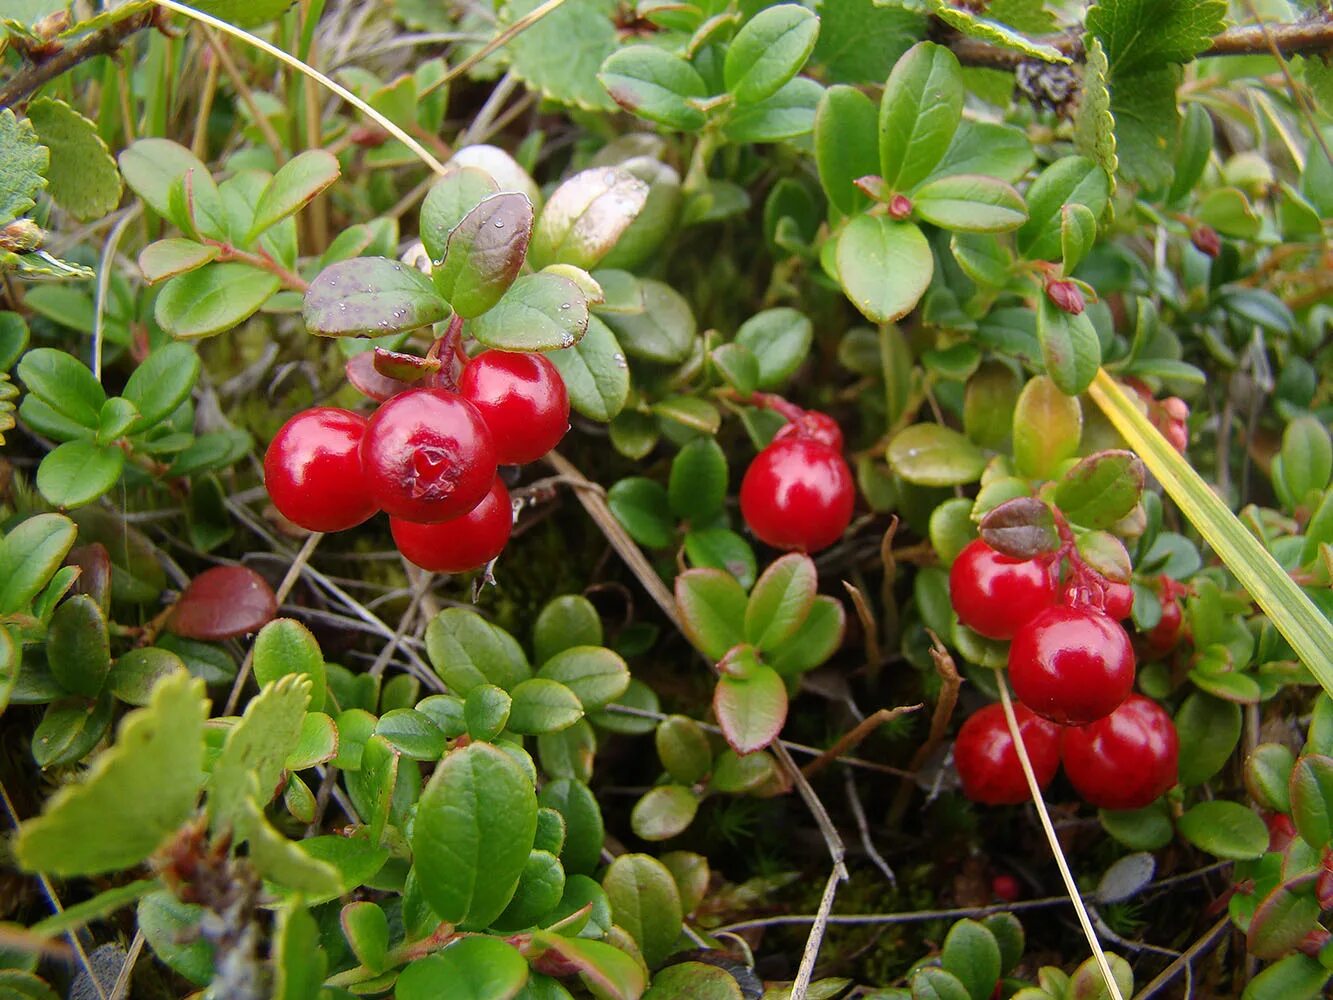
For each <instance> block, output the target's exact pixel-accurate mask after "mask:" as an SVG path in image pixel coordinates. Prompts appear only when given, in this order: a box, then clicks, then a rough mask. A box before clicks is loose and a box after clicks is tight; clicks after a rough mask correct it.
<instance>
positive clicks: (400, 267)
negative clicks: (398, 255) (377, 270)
mask: <svg viewBox="0 0 1333 1000" xmlns="http://www.w3.org/2000/svg"><path fill="white" fill-rule="evenodd" d="M393 269H394V270H395V271H401V270H402V269H403V265H402V264H395V265H394V266H393Z"/></svg>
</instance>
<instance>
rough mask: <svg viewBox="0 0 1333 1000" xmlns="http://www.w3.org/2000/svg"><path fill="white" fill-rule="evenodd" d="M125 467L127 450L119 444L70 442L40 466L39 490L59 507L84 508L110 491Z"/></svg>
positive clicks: (38, 470)
mask: <svg viewBox="0 0 1333 1000" xmlns="http://www.w3.org/2000/svg"><path fill="white" fill-rule="evenodd" d="M124 468H125V452H124V451H123V450H121V449H120V448H118V447H117V446H116V445H113V444H112V445H100V444H97V443H95V442H93V441H66V442H65V443H64V444H62V445H60V446H59V447H58V448H56V450H55V451H53V452H51V453H50V454H49V455H47V456H46V457H45V458H43V459H42V464H41V465H39V466H38V467H37V489H38V490H39V491H40V492H41V494H42V496H44V497H45V498H46V499H47V501H48V502H50V503H52V504H55V505H56V506H57V507H63V508H65V509H70V508H73V507H83V506H85V505H86V504H90V503H92V502H93V501H94V500H96V499H97V498H98V497H100V496H102V495H103V494H104V493H107V492H108V491H110V490H111V488H112V487H114V486H115V485H116V483H118V482H119V481H120V473H121V470H122V469H124Z"/></svg>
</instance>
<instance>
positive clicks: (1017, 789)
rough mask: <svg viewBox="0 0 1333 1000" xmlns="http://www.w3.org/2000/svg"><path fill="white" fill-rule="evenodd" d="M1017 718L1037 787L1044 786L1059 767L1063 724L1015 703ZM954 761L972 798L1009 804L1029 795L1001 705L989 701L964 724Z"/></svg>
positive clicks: (966, 790) (955, 745) (956, 744)
mask: <svg viewBox="0 0 1333 1000" xmlns="http://www.w3.org/2000/svg"><path fill="white" fill-rule="evenodd" d="M1014 718H1015V719H1017V720H1018V731H1019V733H1020V734H1021V735H1022V737H1023V746H1025V747H1026V748H1027V752H1028V760H1029V761H1031V762H1032V773H1033V774H1034V775H1035V776H1036V778H1037V786H1038V787H1039V788H1045V787H1046V786H1047V785H1049V784H1050V783H1051V779H1052V778H1054V777H1055V772H1056V769H1057V768H1058V767H1059V766H1060V729H1059V727H1058V726H1054V725H1052V724H1051V723H1049V722H1047V721H1046V720H1045V719H1041V718H1038V717H1037V716H1036V715H1034V714H1033V713H1032V712H1030V711H1029V710H1028V709H1027V708H1025V707H1023V706H1022V705H1015V706H1014ZM953 762H954V765H955V766H956V767H957V768H958V777H959V778H960V779H962V782H963V794H964V795H966V796H967V797H968V798H969V799H971V800H972V801H973V802H982V803H985V804H986V805H990V806H1005V805H1014V804H1016V803H1019V802H1026V801H1027V800H1028V796H1029V791H1028V783H1027V779H1026V778H1024V777H1023V766H1022V765H1021V764H1019V762H1018V751H1017V750H1015V749H1014V741H1013V739H1012V737H1010V735H1009V726H1008V724H1007V723H1006V722H1005V719H1004V707H1003V706H1002V705H1000V704H998V703H996V704H992V705H987V706H986V707H985V708H983V709H981V710H980V711H978V712H975V713H973V714H972V716H971V717H970V718H969V719H968V720H967V721H966V722H964V723H963V726H962V728H961V729H959V730H958V739H957V740H956V741H955V742H954V745H953Z"/></svg>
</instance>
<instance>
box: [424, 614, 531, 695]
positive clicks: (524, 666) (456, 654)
mask: <svg viewBox="0 0 1333 1000" xmlns="http://www.w3.org/2000/svg"><path fill="white" fill-rule="evenodd" d="M426 652H427V654H428V655H429V656H430V662H431V665H432V666H433V667H434V668H435V672H436V673H438V674H439V675H440V678H441V679H442V680H443V681H444V682H445V684H447V685H448V686H449V690H450V691H452V692H453V693H454V694H456V695H460V696H464V697H466V695H467V693H468V692H469V691H471V690H472V689H473V688H474V687H477V686H478V685H481V684H495V685H496V686H497V687H501V688H504V689H506V690H508V689H509V688H512V687H513V686H514V685H515V684H517V683H518V682H519V681H523V680H526V679H527V678H529V677H531V676H532V667H530V666H529V665H528V659H527V656H526V655H524V653H523V649H522V647H521V646H519V644H518V642H517V641H515V639H514V637H513V636H511V635H510V634H509V633H508V632H506V631H504V630H503V629H501V628H497V627H496V626H494V625H492V624H491V623H490V622H488V621H486V619H484V618H482V617H481V615H479V614H477V613H476V612H475V611H471V610H466V609H463V608H446V609H445V610H443V611H441V612H440V613H439V614H438V615H436V616H435V618H433V619H432V620H431V623H430V624H429V625H428V626H427V627H426Z"/></svg>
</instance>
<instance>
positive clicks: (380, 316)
mask: <svg viewBox="0 0 1333 1000" xmlns="http://www.w3.org/2000/svg"><path fill="white" fill-rule="evenodd" d="M196 273H198V272H196ZM448 312H449V307H448V305H447V304H446V303H445V301H444V300H443V299H442V298H440V295H439V293H438V292H437V291H436V290H435V286H434V285H433V284H431V280H430V278H428V277H426V275H424V274H422V273H421V272H420V271H418V270H417V269H416V268H414V267H409V266H408V265H406V264H400V263H399V262H398V261H395V260H389V259H388V258H386V257H356V258H353V259H352V260H342V261H338V262H337V263H336V264H331V265H329V266H328V267H326V268H325V269H324V270H323V271H321V272H320V273H319V276H318V277H316V278H315V280H314V281H312V282H311V283H310V287H309V288H308V289H307V290H306V293H305V304H304V306H303V315H304V317H305V324H306V328H307V329H309V331H310V332H311V333H315V334H319V335H320V336H321V337H357V336H367V337H379V336H387V335H389V334H392V333H403V332H406V331H408V330H416V329H418V328H420V327H423V326H428V325H429V324H431V323H434V322H436V321H437V320H441V319H444V317H445V316H446V315H448Z"/></svg>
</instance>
